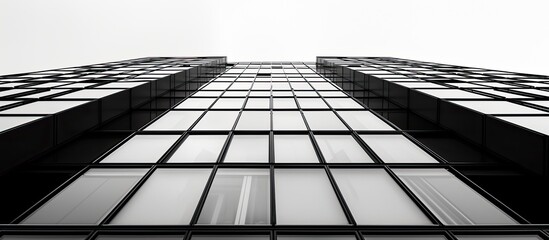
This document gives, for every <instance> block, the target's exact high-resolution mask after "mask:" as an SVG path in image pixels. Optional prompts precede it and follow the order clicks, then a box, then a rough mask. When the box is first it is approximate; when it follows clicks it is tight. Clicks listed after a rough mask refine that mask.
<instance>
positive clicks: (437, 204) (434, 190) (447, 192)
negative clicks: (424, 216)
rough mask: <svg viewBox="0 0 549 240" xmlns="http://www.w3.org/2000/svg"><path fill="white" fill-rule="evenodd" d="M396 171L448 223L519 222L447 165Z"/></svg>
mask: <svg viewBox="0 0 549 240" xmlns="http://www.w3.org/2000/svg"><path fill="white" fill-rule="evenodd" d="M393 171H394V172H395V173H396V175H397V176H398V177H399V178H400V179H401V180H402V181H403V182H404V183H405V184H406V186H408V188H410V190H412V192H413V193H414V194H415V195H416V196H417V197H418V198H419V199H420V200H421V201H422V202H423V203H424V204H425V205H426V206H427V207H428V208H429V209H430V210H431V212H433V214H435V216H437V218H438V219H439V220H440V221H441V222H442V223H444V224H446V225H479V224H517V222H516V221H515V220H514V219H512V218H511V217H509V216H508V215H507V214H506V213H504V212H503V211H501V210H500V209H499V208H497V207H496V206H494V205H493V204H492V203H491V202H489V201H488V200H486V199H485V198H484V197H482V196H481V195H480V194H479V193H477V192H475V191H474V190H473V189H471V188H470V187H469V186H467V185H466V184H465V183H463V182H462V181H461V180H459V179H458V178H456V177H455V176H454V175H452V174H451V173H450V172H448V171H447V170H446V169H394V170H393Z"/></svg>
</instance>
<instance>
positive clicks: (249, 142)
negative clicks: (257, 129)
mask: <svg viewBox="0 0 549 240" xmlns="http://www.w3.org/2000/svg"><path fill="white" fill-rule="evenodd" d="M224 162H262V163H267V162H269V136H267V135H234V136H233V139H232V141H231V144H230V145H229V150H227V155H226V156H225V160H224Z"/></svg>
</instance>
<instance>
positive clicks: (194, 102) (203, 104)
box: [175, 97, 215, 109]
mask: <svg viewBox="0 0 549 240" xmlns="http://www.w3.org/2000/svg"><path fill="white" fill-rule="evenodd" d="M214 101H215V98H195V97H191V98H187V100H185V101H184V102H182V103H180V104H179V105H177V106H176V107H175V109H206V108H209V107H210V106H211V105H212V103H213V102H214Z"/></svg>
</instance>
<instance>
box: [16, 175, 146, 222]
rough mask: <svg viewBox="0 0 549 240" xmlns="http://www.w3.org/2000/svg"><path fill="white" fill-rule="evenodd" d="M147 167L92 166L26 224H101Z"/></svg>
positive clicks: (33, 215)
mask: <svg viewBox="0 0 549 240" xmlns="http://www.w3.org/2000/svg"><path fill="white" fill-rule="evenodd" d="M145 172H147V169H90V170H88V171H87V172H86V173H84V174H83V175H82V176H80V177H79V178H78V179H76V180H75V181H74V182H72V183H71V184H70V185H69V186H67V187H66V188H65V189H63V190H62V191H61V192H60V193H58V194H57V195H55V196H54V197H53V198H52V199H50V200H49V201H48V202H46V203H45V204H44V205H42V206H41V207H40V208H38V210H36V211H35V212H34V213H32V214H31V215H30V216H29V217H27V218H26V219H25V220H23V221H22V222H21V223H23V224H98V223H99V222H100V221H101V220H102V219H103V218H104V217H105V215H106V214H107V213H108V212H109V211H110V210H111V209H112V208H113V207H114V206H115V205H116V204H117V203H118V202H119V201H120V199H122V197H124V195H126V193H127V192H128V191H129V190H130V188H132V187H133V186H134V185H135V183H137V181H138V180H139V179H140V178H141V177H143V175H145Z"/></svg>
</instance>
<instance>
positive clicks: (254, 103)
mask: <svg viewBox="0 0 549 240" xmlns="http://www.w3.org/2000/svg"><path fill="white" fill-rule="evenodd" d="M270 101H271V99H270V98H248V101H247V102H246V109H251V108H259V109H269V107H270Z"/></svg>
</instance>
